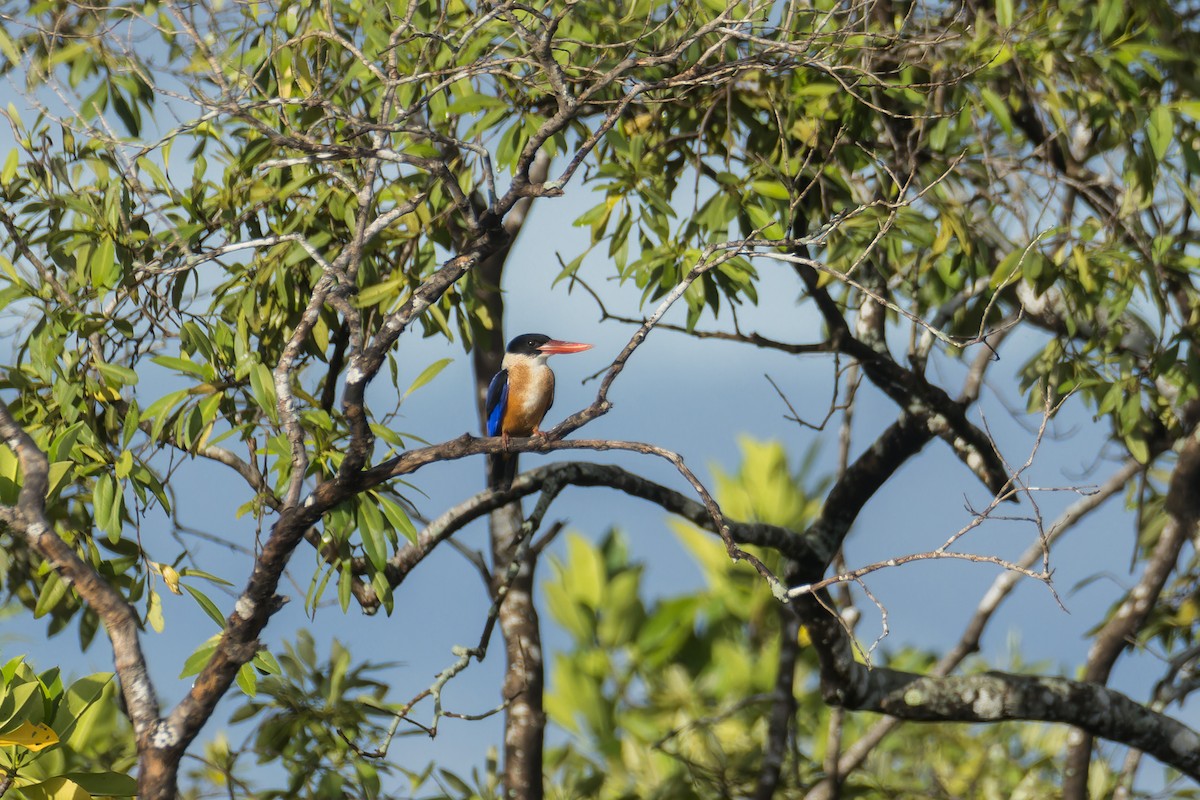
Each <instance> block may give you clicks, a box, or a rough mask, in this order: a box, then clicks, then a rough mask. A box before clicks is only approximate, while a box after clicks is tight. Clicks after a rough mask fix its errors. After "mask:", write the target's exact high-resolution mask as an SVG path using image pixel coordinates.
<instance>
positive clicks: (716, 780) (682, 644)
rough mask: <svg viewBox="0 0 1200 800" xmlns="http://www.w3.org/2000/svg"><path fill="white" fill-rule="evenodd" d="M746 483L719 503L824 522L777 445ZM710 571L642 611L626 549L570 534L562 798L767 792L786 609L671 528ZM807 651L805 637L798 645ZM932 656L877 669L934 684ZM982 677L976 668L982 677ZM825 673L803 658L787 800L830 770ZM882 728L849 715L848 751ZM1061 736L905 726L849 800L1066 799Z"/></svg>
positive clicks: (556, 701) (907, 656)
mask: <svg viewBox="0 0 1200 800" xmlns="http://www.w3.org/2000/svg"><path fill="white" fill-rule="evenodd" d="M742 450H743V458H742V464H741V467H740V468H739V470H738V473H737V474H736V475H734V476H726V477H725V478H723V479H722V480H721V481H720V485H721V489H720V493H719V497H718V499H719V500H720V502H721V504H722V507H724V508H726V509H730V510H731V509H732V508H735V507H736V508H738V509H739V510H740V511H741V512H742V514H741V515H742V516H743V517H745V518H758V517H760V516H761V517H762V518H765V519H774V520H778V521H782V519H781V509H787V508H789V507H791V508H792V509H793V510H792V511H791V512H783V513H784V514H785V515H786V514H788V513H790V514H793V515H795V516H793V517H792V521H793V522H795V523H799V522H802V521H803V518H804V517H805V516H806V515H811V514H812V511H813V509H812V508H811V507H810V508H809V509H808V510H807V511H805V510H804V506H806V505H807V506H811V504H812V503H813V500H814V495H813V494H812V493H811V487H809V486H807V484H808V483H809V482H810V481H809V480H808V479H806V478H805V477H804V471H803V470H802V471H800V472H799V474H797V475H789V469H788V465H787V463H786V460H784V455H783V449H782V448H781V447H780V446H779V445H778V444H776V443H758V442H753V441H743V443H742ZM675 527H676V530H677V534H678V536H679V537H680V541H681V543H682V544H683V546H684V549H685V551H686V553H687V555H688V556H690V557H691V558H693V559H695V561H696V562H697V563H698V564H699V565H700V566H701V567H702V569H703V575H704V582H703V583H704V585H703V586H702V588H700V589H699V590H697V591H696V592H694V593H688V594H683V595H679V596H675V597H658V598H655V599H653V600H648V599H647V598H646V593H647V588H648V587H647V585H646V584H645V582H644V581H643V575H644V570H645V565H643V564H639V563H636V562H633V561H632V560H631V559H630V556H629V552H628V549H627V543H626V541H625V537H624V536H623V535H622V534H621V533H620V532H617V531H610V532H609V533H607V534H606V535H605V536H604V537H603V538H602V540H601V541H600V542H599V543H598V544H592V543H591V542H589V541H588V539H586V538H584V537H583V536H581V535H578V534H573V535H572V536H571V537H570V539H569V542H568V546H567V555H566V558H565V560H564V561H563V562H561V563H555V569H554V576H553V577H552V578H551V579H549V580H548V581H547V582H546V585H545V587H544V589H545V592H546V598H547V601H548V606H549V610H550V613H551V614H552V615H553V617H554V619H555V621H556V622H557V623H558V624H560V625H561V626H563V628H565V629H566V631H567V632H568V633H569V634H570V636H571V647H570V648H569V649H568V650H567V651H565V652H563V653H559V654H557V655H556V657H555V662H554V670H553V676H552V680H551V691H550V693H549V695H548V697H547V710H548V711H549V713H550V716H551V719H552V721H553V722H554V723H555V724H556V725H557V726H560V727H561V728H563V729H564V730H565V731H566V732H567V733H568V734H569V737H570V738H569V741H568V743H567V744H565V745H563V746H561V747H560V748H558V749H557V750H556V751H555V752H554V753H553V754H551V755H550V756H548V759H547V762H548V764H550V765H552V766H553V768H554V770H555V772H554V775H553V779H552V789H551V791H550V796H552V797H561V798H569V797H595V798H626V797H640V798H660V797H661V798H718V797H730V796H750V795H752V794H753V792H754V788H755V785H756V782H757V780H758V775H759V768H760V764H761V762H762V759H763V742H764V739H765V732H766V714H765V709H766V708H767V707H768V706H769V704H770V703H771V699H772V694H771V693H772V690H773V688H774V684H775V679H776V674H775V673H776V665H777V663H778V651H779V646H780V641H779V640H780V635H781V631H780V625H779V619H780V615H779V614H777V613H775V611H776V609H777V604H776V603H775V602H774V600H773V599H772V597H771V594H770V592H769V591H768V590H767V589H766V587H765V586H763V584H762V582H761V581H759V580H757V579H755V578H754V576H752V575H750V574H748V573H747V571H746V570H743V569H738V568H737V567H736V566H734V565H732V564H730V562H729V559H728V558H727V557H726V555H725V553H724V549H723V548H722V547H721V545H720V543H719V542H715V541H714V540H713V539H712V537H710V536H707V535H704V534H703V533H702V532H700V531H697V530H696V529H695V528H692V527H687V526H682V525H679V526H675ZM803 641H804V637H803V635H802V637H801V642H803ZM935 660H936V658H935V656H934V654H931V653H923V652H917V651H913V650H911V649H908V648H901V649H899V650H896V651H895V652H889V653H887V654H886V655H885V656H884V657H883V659H882V660H881V662H880V666H892V667H897V668H902V669H909V670H919V671H921V670H927V669H928V668H929V667H930V666H931V665H932V663H933V662H934V661H935ZM982 666H983V665H982V664H977V665H975V668H976V669H978V668H982ZM817 668H818V665H817V660H816V656H815V654H814V653H813V652H812V650H811V648H809V647H805V646H804V645H803V644H802V652H801V656H800V659H799V662H798V663H797V666H796V686H797V687H798V689H797V706H796V709H795V712H794V720H793V727H792V731H793V736H794V740H793V741H792V742H791V743H790V745H789V748H788V761H789V763H788V764H787V765H786V766H785V768H784V775H786V776H787V777H786V782H785V785H784V786H782V787H781V789H780V791H779V793H778V794H777V795H776V796H778V797H803V796H804V794H805V791H806V790H807V789H808V788H809V787H811V786H812V785H813V784H814V783H815V782H816V780H817V779H819V778H820V777H821V775H822V774H823V770H824V766H823V764H824V758H825V748H826V746H827V744H828V739H827V738H826V732H827V731H828V730H829V725H830V713H831V712H830V709H829V708H828V707H827V706H826V705H825V704H824V703H822V702H821V700H820V697H819V693H818V692H817V691H816V684H817V675H816V672H817ZM873 721H874V720H873V719H872V718H871V716H870V715H851V716H849V717H847V718H846V720H845V722H844V723H843V724H844V728H843V731H842V736H843V741H844V743H845V745H847V746H849V745H851V744H852V743H853V742H854V741H855V740H856V739H857V738H858V737H859V736H861V735H862V734H863V732H864V731H866V730H867V729H868V728H869V727H870V726H871V724H872V722H873ZM1064 739H1065V735H1064V734H1061V733H1055V732H1053V731H1047V730H1030V729H1025V730H1024V731H1022V729H1021V727H1018V726H1015V725H1011V724H1004V725H996V726H987V727H984V728H974V727H972V726H966V725H951V724H944V725H936V726H922V727H914V726H909V727H906V728H905V729H903V730H902V731H901V732H899V733H897V734H894V735H893V736H892V737H890V738H889V739H888V740H886V744H884V745H883V746H881V747H880V748H879V749H878V750H877V751H876V752H875V754H874V755H873V756H872V758H871V759H870V761H869V762H868V764H867V766H866V768H865V769H863V770H862V771H860V772H859V773H856V774H855V775H854V776H852V777H851V779H850V782H849V783H848V784H847V785H846V786H844V787H843V790H842V791H843V796H844V797H894V798H917V797H923V798H924V797H939V798H953V797H963V796H972V797H981V798H1008V797H1026V798H1034V797H1044V796H1047V794H1050V793H1052V792H1053V787H1054V786H1055V785H1056V784H1055V780H1056V777H1057V776H1056V771H1055V764H1056V761H1055V759H1056V754H1057V753H1058V752H1059V751H1060V750H1061V748H1062V745H1063V742H1064Z"/></svg>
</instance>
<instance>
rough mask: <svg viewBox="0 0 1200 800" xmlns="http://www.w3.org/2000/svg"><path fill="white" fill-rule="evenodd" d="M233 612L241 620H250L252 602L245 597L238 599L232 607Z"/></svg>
mask: <svg viewBox="0 0 1200 800" xmlns="http://www.w3.org/2000/svg"><path fill="white" fill-rule="evenodd" d="M233 611H234V613H235V614H237V615H238V616H239V617H241V618H242V619H250V617H252V616H254V601H252V600H249V599H247V598H245V597H239V598H238V601H237V603H235V604H234V606H233Z"/></svg>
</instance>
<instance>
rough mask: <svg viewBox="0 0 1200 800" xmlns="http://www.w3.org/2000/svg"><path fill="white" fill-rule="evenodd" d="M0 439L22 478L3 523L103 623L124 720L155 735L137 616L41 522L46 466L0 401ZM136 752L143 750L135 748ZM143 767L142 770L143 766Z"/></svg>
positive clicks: (143, 736)
mask: <svg viewBox="0 0 1200 800" xmlns="http://www.w3.org/2000/svg"><path fill="white" fill-rule="evenodd" d="M0 437H3V439H4V442H5V444H7V445H8V447H9V448H10V449H11V450H12V451H13V453H15V454H16V456H17V459H18V461H19V462H20V464H21V472H22V475H23V480H22V483H21V490H20V494H19V496H18V499H17V505H16V506H15V507H12V506H5V507H3V512H4V513H3V520H4V522H6V523H7V524H8V525H9V526H11V527H12V528H13V529H14V530H16V531H19V532H20V533H22V534H24V535H25V538H26V540H27V541H28V542H29V546H30V547H31V548H33V550H34V551H36V552H37V553H38V554H39V555H41V557H42V558H44V559H46V562H47V563H49V564H50V566H51V567H53V568H54V570H55V572H57V573H58V574H59V576H60V577H61V579H62V580H63V582H64V583H67V584H69V585H71V586H72V587H74V589H75V591H76V592H77V593H78V594H79V596H80V597H81V598H82V599H83V601H84V602H86V603H87V604H88V606H89V607H91V608H92V609H93V610H94V611H95V612H96V613H97V614H98V615H99V616H100V619H101V620H102V621H103V622H104V629H105V630H106V631H107V632H108V638H109V640H110V641H111V642H112V647H113V657H114V664H115V668H116V672H117V677H118V678H119V679H120V682H121V691H122V695H123V697H124V699H125V706H126V708H127V709H128V712H129V719H130V720H131V721H132V722H133V727H134V731H135V732H136V733H137V736H138V740H139V743H145V742H147V741H148V740H149V739H151V738H152V737H153V736H154V735H155V731H156V729H157V727H158V721H159V720H158V713H159V709H158V698H157V696H156V695H155V691H154V684H153V682H152V681H151V679H150V673H149V671H148V670H147V668H146V658H145V655H144V654H143V653H142V646H141V641H140V639H139V636H138V630H139V629H140V624H139V622H138V615H137V612H135V611H134V609H133V607H132V606H131V605H129V603H128V602H126V600H125V598H124V597H123V596H122V595H121V593H120V592H118V591H117V590H116V589H114V588H113V587H112V585H111V584H109V583H108V582H107V581H106V580H104V578H102V577H101V576H100V574H99V573H97V572H96V570H94V569H93V568H92V567H91V566H89V565H88V564H87V563H86V562H85V561H84V560H83V559H82V558H80V557H79V555H78V554H76V552H75V550H74V549H73V548H72V547H71V546H70V545H68V544H67V543H66V542H65V541H63V539H62V537H60V536H59V535H58V534H57V533H55V532H54V527H53V525H51V523H50V521H49V520H48V519H47V518H46V492H47V490H48V489H49V485H50V484H49V474H50V464H49V459H48V458H47V457H46V454H45V453H43V452H42V451H41V449H39V448H38V446H37V443H36V442H34V441H33V438H32V437H31V436H30V435H29V434H28V433H26V431H25V429H24V428H22V427H21V426H20V425H19V424H17V422H16V420H14V419H13V417H12V413H11V412H10V411H9V409H8V405H7V404H5V403H3V402H0ZM138 749H139V751H141V750H142V747H141V746H139V748H138ZM142 768H143V769H145V768H146V764H145V762H143V764H142Z"/></svg>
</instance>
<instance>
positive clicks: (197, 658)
mask: <svg viewBox="0 0 1200 800" xmlns="http://www.w3.org/2000/svg"><path fill="white" fill-rule="evenodd" d="M220 638H221V634H219V633H218V634H215V635H213V636H212V637H211V638H209V640H208V641H206V642H205V643H204V644H202V645H200V646H199V647H198V648H196V652H194V653H192V654H191V655H190V656H188V657H187V659H186V660H185V661H184V662H183V671H182V672H180V673H179V677H180V678H189V677H191V676H192V675H199V674H200V670H202V669H204V667H205V665H206V664H208V662H209V661H210V660H211V659H212V657H213V653H215V652H216V651H217V643H218V641H219V640H220Z"/></svg>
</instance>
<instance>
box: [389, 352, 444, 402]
mask: <svg viewBox="0 0 1200 800" xmlns="http://www.w3.org/2000/svg"><path fill="white" fill-rule="evenodd" d="M452 361H454V359H452V358H442V359H439V360H437V361H435V362H433V363H432V364H430V365H429V366H428V367H426V368H425V369H423V370H421V374H420V375H418V376H417V377H416V379H415V380H413V382H412V385H411V386H409V387H408V390H407V391H405V392H404V394H403V395H402V396H401V398H400V400H401V401H403V400H405V399H406V398H407V397H408V396H409V395H410V394H412V393H413V392H415V391H416V390H417V389H420V388H421V387H422V386H424V385H425V384H427V383H429V382H430V381H431V380H433V379H434V378H436V377H437V376H438V373H439V372H441V371H442V370H444V369H445V368H446V367H447V366H449V364H450V363H451V362H452Z"/></svg>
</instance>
